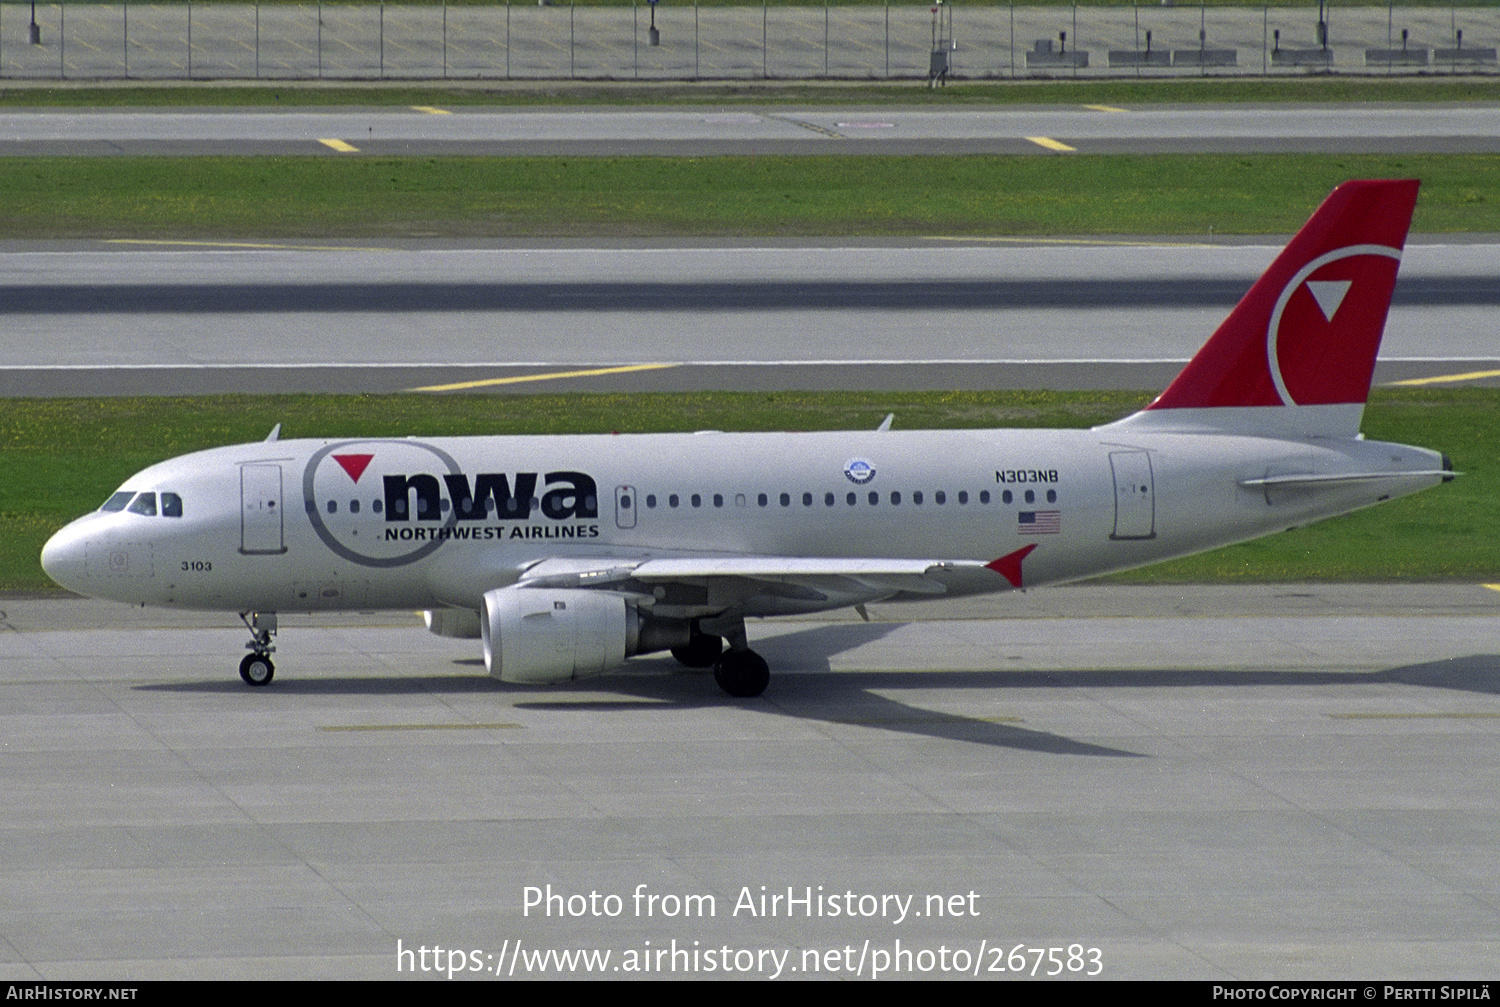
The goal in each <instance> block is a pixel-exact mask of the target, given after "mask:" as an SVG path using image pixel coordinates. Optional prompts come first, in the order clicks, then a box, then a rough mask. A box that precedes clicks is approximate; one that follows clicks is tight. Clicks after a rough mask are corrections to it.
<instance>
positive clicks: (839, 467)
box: [42, 181, 1452, 696]
mask: <svg viewBox="0 0 1500 1007" xmlns="http://www.w3.org/2000/svg"><path fill="white" fill-rule="evenodd" d="M1416 197H1417V182H1415V181H1358V182H1349V183H1347V184H1345V185H1342V186H1340V187H1339V188H1337V189H1335V190H1334V192H1333V194H1332V195H1330V196H1329V197H1328V199H1327V200H1326V201H1325V202H1324V203H1323V205H1322V206H1321V207H1320V208H1319V209H1318V210H1317V212H1316V213H1315V214H1314V215H1313V217H1312V219H1311V220H1309V221H1308V223H1307V224H1306V225H1305V226H1304V227H1303V228H1302V230H1301V232H1299V233H1298V234H1297V236H1296V237H1295V238H1294V239H1293V240H1292V242H1291V244H1290V245H1288V246H1287V248H1286V249H1285V251H1283V252H1282V253H1281V255H1280V256H1279V257H1278V258H1277V259H1276V261H1275V262H1274V263H1272V264H1271V266H1270V268H1269V269H1268V270H1267V271H1266V273H1265V274H1264V275H1263V276H1262V277H1261V278H1260V280H1259V281H1257V282H1256V284H1255V285H1254V286H1253V287H1252V288H1251V289H1250V291H1249V293H1247V294H1246V295H1245V297H1244V299H1243V300H1241V301H1240V303H1239V305H1238V306H1237V307H1236V308H1235V309H1234V311H1233V313H1231V314H1230V316H1229V318H1228V319H1227V320H1226V321H1225V322H1224V324H1223V325H1221V326H1220V327H1219V329H1218V331H1217V332H1215V333H1214V335H1213V337H1212V338H1211V339H1210V340H1209V341H1208V343H1207V344H1206V345H1205V346H1204V347H1203V349H1201V350H1200V351H1199V352H1198V354H1197V356H1195V357H1194V358H1193V360H1192V361H1191V362H1190V363H1189V364H1188V365H1187V367H1186V369H1184V370H1183V372H1182V373H1181V374H1180V375H1179V376H1178V377H1177V379H1176V380H1175V381H1173V382H1172V385H1171V386H1170V387H1169V388H1168V389H1167V390H1166V391H1165V392H1163V393H1162V394H1161V396H1159V397H1158V398H1157V399H1156V400H1155V401H1154V402H1152V403H1151V404H1150V405H1149V406H1147V407H1146V408H1145V409H1143V410H1141V411H1140V412H1138V413H1135V414H1134V415H1132V416H1128V417H1126V418H1125V419H1122V420H1119V421H1117V422H1115V423H1110V424H1108V425H1106V426H1101V427H1096V428H1094V429H1092V430H1070V431H1046V430H950V431H924V432H913V433H906V432H900V431H896V430H892V429H889V420H888V421H887V423H886V424H882V426H881V428H880V429H878V430H873V431H859V432H843V433H782V434H728V433H717V432H706V433H698V434H651V435H624V436H619V435H611V436H561V437H559V436H549V437H456V438H431V439H428V438H420V437H410V438H404V439H387V438H375V439H365V440H360V439H356V440H336V441H331V440H289V441H282V440H278V439H277V437H276V432H275V431H273V432H272V435H271V437H270V438H269V439H268V440H266V441H264V442H261V443H257V444H242V445H238V446H235V447H226V448H219V449H216V450H211V451H202V452H198V453H196V454H191V455H186V456H184V457H181V458H174V459H172V460H170V461H165V462H162V463H161V464H159V465H153V466H152V467H150V468H148V469H146V470H145V471H143V472H140V473H138V474H137V475H135V476H132V477H131V478H129V479H127V480H126V481H125V483H124V485H123V486H121V487H120V489H119V491H118V492H116V493H115V494H113V495H112V496H111V497H110V498H109V499H108V500H107V501H105V503H104V506H103V507H101V508H100V509H99V510H98V511H96V512H95V513H92V514H89V515H87V516H86V517H82V518H79V519H78V520H77V521H74V522H73V523H72V524H69V525H68V526H67V527H65V528H63V529H62V530H61V531H59V532H58V533H57V534H56V535H54V536H53V537H52V539H51V541H49V542H48V543H47V545H46V547H45V549H44V550H43V551H42V565H43V567H44V568H45V569H46V571H47V573H48V574H49V575H50V576H51V577H52V578H53V579H54V580H56V581H57V582H58V583H59V584H61V585H63V586H64V587H67V588H69V589H71V590H73V591H76V592H78V593H80V594H86V595H94V596H98V597H103V598H113V599H116V600H119V601H125V602H132V603H136V604H141V605H163V606H175V607H180V608H193V609H212V610H222V611H235V612H238V613H240V617H241V618H242V619H243V620H244V622H245V624H246V626H247V627H248V628H249V630H250V633H251V637H252V638H251V640H250V642H249V643H248V644H247V645H246V647H247V648H248V649H249V651H250V653H249V654H248V655H247V656H246V657H245V658H244V660H243V662H242V663H241V664H240V675H241V676H242V677H243V678H244V680H245V681H246V682H247V683H249V684H250V685H267V684H269V683H270V681H271V676H272V673H273V671H274V668H273V665H272V663H271V657H270V655H271V653H272V652H273V650H274V647H273V646H272V643H271V641H272V637H273V636H274V635H275V633H276V613H277V612H286V611H299V612H300V611H318V610H329V609H414V608H415V609H425V610H426V617H427V626H428V629H430V630H431V631H432V632H434V633H437V634H439V635H442V636H456V637H482V638H483V641H484V658H485V664H486V666H487V667H488V668H489V671H490V673H491V674H492V675H495V676H497V677H498V678H500V679H503V680H504V681H507V682H524V683H553V682H563V681H567V680H569V679H574V678H582V677H584V676H588V675H597V674H600V673H602V672H606V671H609V670H610V669H612V668H616V667H619V666H621V665H623V664H624V663H625V662H626V660H627V659H628V658H629V657H631V656H632V655H635V654H645V653H649V652H652V651H660V650H667V649H670V650H671V652H672V654H673V655H674V656H675V657H676V658H677V659H678V660H679V661H681V662H683V663H684V664H687V665H690V666H693V667H708V666H713V668H714V675H715V678H716V680H717V681H718V683H719V685H720V686H721V687H722V688H723V689H724V690H725V691H726V692H728V693H729V694H731V695H734V696H755V695H759V694H760V693H761V692H762V691H763V690H764V689H765V688H766V685H767V683H768V682H769V679H770V672H769V669H768V667H767V665H766V662H765V661H764V660H763V659H762V658H761V657H760V656H759V655H758V654H756V653H755V652H754V651H753V650H751V649H750V648H749V646H748V643H747V641H746V637H745V620H746V619H747V618H751V617H757V616H770V615H786V614H791V613H806V612H818V611H823V610H826V609H832V608H838V607H842V606H848V605H853V606H862V605H864V604H866V603H869V602H874V601H879V600H882V599H888V598H902V599H913V598H934V597H947V596H954V595H963V594H972V593H982V592H993V591H1006V590H1011V589H1017V588H1022V587H1034V586H1039V585H1043V584H1055V583H1059V582H1063V581H1071V580H1078V579H1080V578H1084V577H1091V576H1094V575H1096V574H1101V573H1105V572H1108V571H1112V570H1123V569H1126V568H1127V567H1136V566H1141V565H1143V564H1147V563H1153V562H1156V561H1158V560H1164V559H1168V558H1171V557H1175V556H1184V555H1187V554H1189V553H1195V552H1199V551H1202V550H1205V549H1211V548H1214V547H1215V546H1221V545H1225V544H1228V543H1232V542H1239V541H1243V540H1245V539H1251V538H1255V537H1257V536H1260V535H1267V534H1270V533H1271V532H1276V531H1281V530H1282V529H1286V528H1291V527H1293V526H1297V525H1303V524H1307V523H1308V522H1310V521H1316V520H1319V519H1321V518H1326V517H1330V516H1333V515H1336V514H1343V513H1346V512H1348V511H1352V510H1355V509H1357V508H1360V507H1366V506H1369V505H1370V504H1374V503H1379V502H1380V501H1382V500H1389V499H1392V498H1394V497H1398V496H1403V495H1405V494H1407V493H1413V492H1415V491H1417V490H1420V489H1425V488H1427V487H1429V486H1433V485H1436V484H1437V483H1439V482H1443V481H1446V480H1448V479H1451V478H1452V466H1451V464H1450V463H1449V462H1448V459H1447V458H1446V456H1443V455H1440V454H1437V453H1435V452H1432V451H1428V450H1425V449H1423V448H1415V447H1405V446H1402V445H1399V444H1383V443H1379V442H1375V441H1367V440H1365V439H1363V437H1362V436H1361V435H1360V433H1359V424H1360V418H1361V414H1362V412H1363V409H1364V404H1365V400H1366V398H1367V397H1368V394H1369V388H1370V375H1371V372H1372V371H1373V369H1374V365H1375V353H1376V350H1377V349H1378V347H1379V344H1380V338H1381V334H1382V332H1383V330H1384V327H1385V318H1386V312H1387V309H1388V308H1389V305H1390V298H1391V290H1392V288H1393V287H1394V285H1395V281H1396V269H1397V265H1398V264H1399V261H1400V257H1401V249H1402V246H1403V244H1404V242H1405V240H1406V232H1407V228H1408V226H1409V225H1410V222H1411V214H1412V208H1413V206H1414V205H1415V203H1416ZM726 642H727V649H726Z"/></svg>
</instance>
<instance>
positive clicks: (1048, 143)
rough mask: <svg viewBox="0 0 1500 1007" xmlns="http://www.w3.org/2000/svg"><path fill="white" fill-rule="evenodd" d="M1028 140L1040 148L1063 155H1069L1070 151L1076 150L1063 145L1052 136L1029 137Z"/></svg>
mask: <svg viewBox="0 0 1500 1007" xmlns="http://www.w3.org/2000/svg"><path fill="white" fill-rule="evenodd" d="M1026 139H1028V140H1030V141H1031V142H1032V143H1034V144H1036V145H1037V146H1038V147H1046V148H1047V149H1048V150H1056V151H1059V152H1062V153H1067V152H1068V151H1070V150H1073V149H1075V148H1073V147H1069V146H1068V145H1067V144H1065V143H1063V142H1062V141H1060V140H1054V139H1052V137H1050V136H1028V137H1027V138H1026Z"/></svg>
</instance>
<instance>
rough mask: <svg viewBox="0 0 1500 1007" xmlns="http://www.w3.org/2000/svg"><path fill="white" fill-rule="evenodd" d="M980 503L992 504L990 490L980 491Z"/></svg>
mask: <svg viewBox="0 0 1500 1007" xmlns="http://www.w3.org/2000/svg"><path fill="white" fill-rule="evenodd" d="M979 502H980V503H982V504H987V503H989V502H990V491H989V490H980V491H979Z"/></svg>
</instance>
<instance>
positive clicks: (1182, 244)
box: [927, 234, 1215, 248]
mask: <svg viewBox="0 0 1500 1007" xmlns="http://www.w3.org/2000/svg"><path fill="white" fill-rule="evenodd" d="M927 240H928V241H990V242H995V243H997V244H1008V245H1123V246H1125V247H1126V248H1213V247H1215V246H1213V245H1209V244H1206V243H1204V242H1201V241H1128V240H1121V241H1111V240H1108V239H1105V238H996V237H975V236H968V235H958V234H934V235H929V236H928V237H927Z"/></svg>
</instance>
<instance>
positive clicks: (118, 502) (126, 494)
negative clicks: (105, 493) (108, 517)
mask: <svg viewBox="0 0 1500 1007" xmlns="http://www.w3.org/2000/svg"><path fill="white" fill-rule="evenodd" d="M134 497H135V493H133V492H132V491H130V490H121V491H120V492H118V493H116V494H114V495H113V496H111V497H110V498H109V499H108V500H106V501H104V506H103V507H100V508H99V509H100V510H102V511H117V510H124V509H125V505H126V504H128V503H130V501H131V500H132V499H133V498H134Z"/></svg>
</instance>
